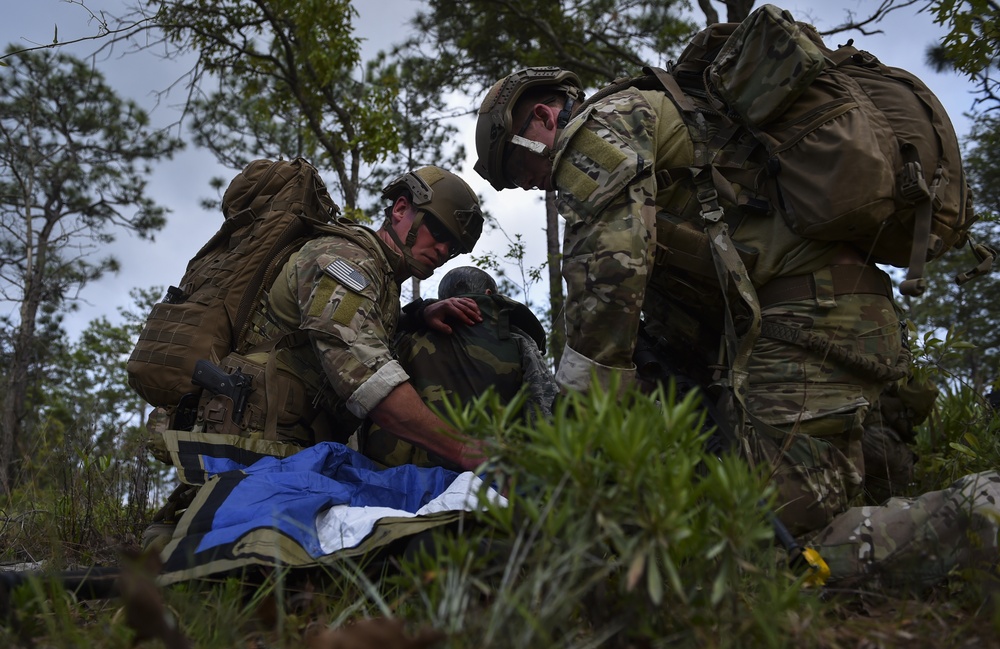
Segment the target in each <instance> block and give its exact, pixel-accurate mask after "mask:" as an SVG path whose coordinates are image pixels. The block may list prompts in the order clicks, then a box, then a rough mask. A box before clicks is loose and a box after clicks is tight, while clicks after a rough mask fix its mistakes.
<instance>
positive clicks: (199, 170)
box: [0, 0, 973, 336]
mask: <svg viewBox="0 0 1000 649" xmlns="http://www.w3.org/2000/svg"><path fill="white" fill-rule="evenodd" d="M0 2H2V5H3V6H4V11H3V15H4V21H3V22H0V42H2V43H3V44H8V43H13V44H16V45H20V46H24V47H29V46H32V45H36V44H46V43H52V42H53V40H54V38H55V36H56V34H58V40H59V41H60V42H62V43H67V42H69V41H71V40H73V39H74V38H78V37H86V36H90V35H93V34H95V33H96V31H97V24H96V22H95V21H94V20H92V19H91V18H90V14H89V13H88V11H87V9H90V10H91V11H93V12H94V13H99V12H100V10H102V9H104V10H107V11H110V12H111V13H121V8H122V7H123V6H124V4H125V2H124V0H84V4H85V5H86V8H85V7H84V6H83V5H81V4H80V0H72V1H67V0H0ZM879 2H880V0H794V1H793V0H788V1H786V2H784V3H781V2H776V3H775V4H778V5H779V6H781V7H783V8H785V9H788V10H789V11H790V12H792V15H793V16H795V17H796V18H797V19H799V20H805V21H807V22H812V23H813V24H814V25H816V26H817V27H818V28H819V29H820V30H821V31H822V30H824V29H828V28H830V27H832V26H834V25H837V24H840V23H842V22H843V21H844V18H845V16H846V12H847V11H853V12H854V13H856V14H857V15H863V14H865V12H867V11H869V10H870V9H871V8H872V7H873V6H877V5H878V4H879ZM354 4H355V7H356V8H357V9H358V12H359V17H358V18H357V19H356V20H355V30H356V32H355V33H356V35H357V36H359V37H360V38H362V39H363V45H362V48H363V49H362V55H363V59H368V58H371V57H372V56H373V55H374V54H375V53H377V52H378V51H379V50H386V49H388V48H389V47H390V46H391V45H393V44H395V43H397V42H399V41H400V40H402V39H403V37H404V36H405V35H406V34H408V32H409V31H410V27H409V24H408V21H409V20H410V18H412V16H413V15H414V14H415V13H416V11H417V10H418V9H419V8H420V6H421V5H422V2H421V1H420V0H355V2H354ZM715 4H716V6H717V8H718V10H719V12H720V15H723V16H724V15H725V11H724V9H723V8H722V5H721V3H719V2H716V3H715ZM879 28H880V29H882V30H884V34H880V35H874V36H863V35H860V34H857V33H854V34H850V35H841V36H839V37H833V38H832V39H828V41H827V44H828V45H830V46H834V45H836V44H837V43H838V42H841V41H842V40H844V39H846V38H848V37H853V38H854V39H855V45H856V46H858V47H859V48H861V49H865V50H869V51H871V52H873V53H875V54H876V55H877V56H878V57H879V58H880V59H881V60H882V61H883V62H884V63H886V64H888V65H893V66H898V67H904V68H906V69H908V70H910V71H912V72H914V73H915V74H917V76H919V77H920V78H921V79H923V80H924V82H925V83H927V85H928V86H929V87H930V88H931V90H932V91H934V92H935V94H937V96H938V98H939V99H940V100H941V101H942V103H943V104H944V105H945V107H946V108H947V110H948V112H949V114H950V116H951V118H952V121H953V122H954V124H955V127H956V129H957V130H958V131H959V134H960V135H961V134H964V133H966V132H967V131H968V129H969V120H968V119H966V118H965V117H964V116H963V115H964V113H966V112H967V111H968V110H969V109H970V108H971V106H972V99H973V96H972V94H971V92H972V90H973V88H972V86H971V85H970V84H969V83H968V81H967V80H965V79H964V78H962V77H959V76H957V75H954V74H937V73H934V72H933V71H931V70H929V69H928V68H927V67H926V66H925V65H924V63H923V61H924V50H925V48H926V46H927V45H928V44H929V43H930V42H931V41H932V40H934V39H935V38H938V37H940V35H941V34H942V33H943V31H944V30H943V29H942V28H940V27H938V26H935V25H934V24H933V23H932V19H931V17H930V16H929V15H927V14H920V15H917V14H916V13H915V10H914V9H913V8H906V9H902V10H900V11H898V12H896V13H893V14H892V15H891V17H890V19H889V20H888V21H887V22H885V23H884V24H881V25H880V26H879ZM831 41H836V42H831ZM65 47H66V50H67V51H69V52H71V53H74V54H77V55H86V54H88V53H89V52H91V51H93V49H94V43H93V42H90V43H82V44H79V45H72V46H71V45H66V46H65ZM651 63H654V64H663V63H665V61H660V62H657V61H651ZM99 65H100V67H101V69H102V71H104V73H105V76H106V78H107V79H108V81H109V83H111V84H112V85H113V86H114V87H115V88H117V89H118V91H119V93H120V94H121V95H122V96H123V97H127V98H130V99H133V100H135V101H137V102H138V103H139V104H140V105H142V106H143V107H144V108H146V109H147V110H150V111H151V116H152V119H153V122H154V124H161V125H163V124H168V123H171V122H173V121H174V120H175V119H176V117H177V104H178V103H179V102H180V101H181V98H182V95H181V93H180V92H175V93H173V94H171V95H170V96H169V97H168V98H167V99H166V100H165V101H162V102H160V103H159V105H156V104H155V97H154V94H153V93H155V92H156V91H158V90H163V89H164V88H165V87H166V86H167V85H168V84H169V83H170V82H171V81H173V80H174V79H176V78H177V77H179V76H180V75H181V74H183V72H184V71H185V70H186V68H185V67H184V65H183V63H179V62H173V63H171V62H168V61H163V60H161V59H157V58H156V57H154V56H152V55H150V54H146V55H128V56H117V55H116V56H114V57H111V58H108V59H106V60H103V61H101V62H100V63H99ZM457 101H466V102H467V105H468V106H472V105H475V104H478V98H471V99H466V98H458V99H457ZM455 125H456V126H457V127H458V128H459V135H458V139H459V140H460V141H461V142H462V143H463V144H464V145H465V147H466V151H467V154H468V157H467V159H466V161H465V163H464V165H463V167H462V168H460V169H454V170H453V171H455V172H456V173H458V174H459V175H461V176H462V177H463V178H464V179H465V180H466V181H467V182H468V183H469V184H470V185H471V186H472V188H473V189H474V190H475V191H476V192H477V193H478V194H479V195H480V196H481V197H482V199H483V206H484V208H485V209H487V210H488V211H489V212H490V213H491V214H492V215H493V216H495V217H496V218H497V219H498V220H499V221H500V223H501V224H502V226H503V228H504V231H505V232H506V233H508V234H509V235H510V236H513V235H514V234H515V233H520V234H521V235H523V243H524V244H525V250H526V257H527V259H528V260H529V262H528V264H529V265H530V266H538V265H539V264H540V263H541V261H542V260H543V259H544V255H545V232H544V223H545V219H544V207H543V205H542V200H543V194H542V193H541V192H523V191H520V190H507V191H504V192H501V193H498V192H496V191H494V190H493V189H492V187H490V186H489V184H488V183H486V181H484V180H483V179H481V178H480V177H479V176H478V174H476V173H475V172H474V171H473V170H472V166H473V164H474V162H475V139H474V128H475V119H474V117H472V116H465V117H462V118H457V120H456V123H455ZM182 135H186V133H183V134H182ZM237 171H238V170H234V169H228V168H225V167H223V166H221V165H219V164H218V163H217V162H216V161H215V159H214V157H213V156H212V155H211V154H210V153H208V152H206V151H203V150H199V149H196V148H194V147H193V146H191V145H189V146H188V147H187V148H186V150H185V151H184V152H182V153H180V154H178V155H176V156H175V157H174V158H173V159H172V160H169V161H164V162H162V163H159V164H157V165H156V166H155V167H154V172H153V176H152V178H151V179H150V184H149V190H150V195H151V196H152V197H153V199H154V200H156V201H157V202H158V203H160V204H161V205H164V206H166V207H168V208H169V209H170V214H168V217H167V218H168V224H167V226H166V228H165V229H164V230H162V231H161V232H159V233H157V235H156V237H155V241H153V242H148V241H143V240H140V239H139V238H138V237H135V236H132V235H128V234H126V233H121V234H119V235H118V240H117V241H116V242H115V243H114V244H112V245H111V246H110V248H109V250H108V252H110V253H111V254H113V255H115V256H116V257H118V259H119V260H120V262H121V271H120V273H118V274H117V275H108V276H106V277H105V278H103V279H101V280H100V281H98V282H95V283H92V284H90V285H88V286H87V287H86V288H85V289H84V293H83V295H82V297H83V301H81V302H80V303H79V307H80V308H79V310H78V311H77V312H76V313H73V314H70V315H69V316H67V318H66V320H65V326H66V329H67V331H68V332H69V333H70V335H72V336H75V335H76V334H77V333H78V332H79V331H80V330H82V329H83V328H84V327H85V326H86V324H87V323H88V322H90V321H91V320H93V319H95V318H99V317H101V316H105V317H107V318H108V319H109V320H111V321H112V322H117V321H118V315H117V310H118V308H119V307H128V306H130V304H131V300H130V299H129V297H128V293H129V291H130V290H131V289H132V288H134V287H141V288H148V287H151V286H161V287H166V286H168V285H170V284H177V283H178V282H179V280H180V278H181V276H182V274H183V272H184V268H185V266H186V264H187V261H188V259H189V258H190V257H191V256H192V255H193V254H194V253H195V252H196V251H197V250H198V249H199V248H200V247H201V245H202V244H203V243H204V242H205V241H206V240H207V239H208V238H209V237H210V236H211V235H212V234H213V233H214V232H215V231H216V230H217V229H218V227H219V225H220V224H221V221H222V216H221V214H220V213H218V212H207V211H205V210H204V209H203V208H202V207H201V206H200V205H199V202H200V200H201V199H202V198H206V197H215V193H214V191H213V190H211V189H210V188H209V185H208V181H209V179H210V178H212V177H214V176H222V177H224V178H227V179H228V178H231V177H232V176H234V175H235V174H236V173H237ZM330 180H332V179H330ZM334 198H335V200H336V197H334ZM507 247H508V244H507V240H506V237H505V235H504V234H502V233H499V232H495V233H491V234H489V235H484V238H483V239H482V240H481V241H480V244H479V245H478V246H477V249H476V252H477V253H482V252H484V251H486V250H493V251H495V252H496V254H497V255H498V256H501V257H502V256H503V254H504V253H505V252H506V250H507ZM467 263H469V260H468V257H466V256H460V257H458V258H457V259H455V260H453V261H451V262H449V264H448V265H447V266H445V267H444V268H443V269H440V270H438V271H437V273H436V274H435V276H434V277H432V278H430V279H429V280H427V281H425V282H423V284H422V289H421V292H422V293H423V297H433V296H435V295H436V286H437V283H436V278H439V277H440V276H441V275H443V274H444V272H445V271H446V270H447V269H449V268H451V267H453V266H457V265H464V264H467ZM508 273H511V274H513V275H516V274H517V270H516V269H515V268H513V267H511V268H509V269H508ZM544 292H545V284H544V282H543V283H542V284H539V285H537V286H536V287H535V289H534V290H532V292H531V294H530V299H531V301H532V302H533V306H534V307H535V310H536V313H539V314H541V313H542V312H543V310H544V308H545V305H546V298H545V295H544ZM514 297H518V298H519V299H523V296H514ZM14 308H15V307H14V305H10V304H2V303H0V313H2V314H4V315H6V314H7V313H8V312H11V311H13V310H14Z"/></svg>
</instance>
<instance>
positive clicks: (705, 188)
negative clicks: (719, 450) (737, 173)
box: [691, 166, 761, 436]
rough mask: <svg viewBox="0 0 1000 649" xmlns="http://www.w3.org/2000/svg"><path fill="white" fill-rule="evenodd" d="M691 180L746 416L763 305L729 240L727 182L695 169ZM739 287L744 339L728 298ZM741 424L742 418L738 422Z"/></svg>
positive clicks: (732, 380) (732, 381)
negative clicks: (722, 198)
mask: <svg viewBox="0 0 1000 649" xmlns="http://www.w3.org/2000/svg"><path fill="white" fill-rule="evenodd" d="M691 176H692V179H693V180H694V184H695V187H696V188H697V197H698V202H699V203H701V217H702V221H703V222H704V225H705V232H706V234H708V239H709V242H710V243H711V248H712V253H713V254H712V258H713V259H714V261H715V268H716V272H717V274H718V277H719V285H720V288H721V290H722V296H723V300H724V301H725V305H726V318H725V325H726V351H727V354H728V356H729V387H730V388H731V389H732V392H733V395H734V396H735V398H736V401H737V402H738V403H739V406H740V409H741V410H742V412H743V413H746V397H747V391H748V386H747V365H748V364H749V361H750V353H751V351H752V350H753V346H754V343H755V342H756V341H757V337H758V336H759V334H760V324H761V320H760V304H759V302H758V300H757V292H756V291H755V290H754V288H753V284H752V283H751V282H750V274H749V273H748V272H747V269H746V266H744V264H743V260H742V259H740V256H739V254H737V252H736V246H735V245H734V244H733V240H732V238H730V236H729V226H728V225H726V222H725V221H724V220H723V218H722V217H723V216H724V211H723V209H722V206H721V205H720V204H719V194H718V191H717V190H716V187H718V186H724V183H725V180H724V179H723V178H722V177H721V175H720V174H719V173H718V171H716V170H715V168H714V167H710V166H709V167H701V168H697V167H693V168H691ZM731 284H732V285H734V286H735V287H736V290H737V293H738V294H739V296H740V299H741V300H742V301H743V302H744V303H745V304H746V305H747V307H748V308H749V309H750V312H751V318H750V322H749V324H748V326H747V329H746V332H744V334H743V335H742V336H739V335H737V333H736V326H735V324H734V322H733V305H732V304H731V301H730V298H729V290H728V287H729V286H730V285H731ZM739 419H740V422H738V424H741V423H742V419H743V418H742V417H740V418H739ZM741 430H742V425H738V428H737V434H739V435H741V436H743V435H742V433H741Z"/></svg>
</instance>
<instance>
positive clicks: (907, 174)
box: [899, 161, 931, 203]
mask: <svg viewBox="0 0 1000 649" xmlns="http://www.w3.org/2000/svg"><path fill="white" fill-rule="evenodd" d="M899 193H900V194H901V195H902V196H903V198H905V199H906V200H908V201H910V202H911V203H919V202H920V201H924V200H927V199H929V198H930V197H931V190H930V189H929V188H928V187H927V181H926V180H924V171H923V168H922V167H921V166H920V163H919V162H915V161H914V162H907V163H905V164H904V165H903V170H902V171H901V172H900V174H899Z"/></svg>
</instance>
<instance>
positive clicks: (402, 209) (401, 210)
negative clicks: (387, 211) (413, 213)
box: [392, 196, 410, 225]
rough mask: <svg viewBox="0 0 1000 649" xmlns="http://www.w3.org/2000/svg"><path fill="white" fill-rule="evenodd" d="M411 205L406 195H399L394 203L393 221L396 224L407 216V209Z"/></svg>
mask: <svg viewBox="0 0 1000 649" xmlns="http://www.w3.org/2000/svg"><path fill="white" fill-rule="evenodd" d="M409 207H410V201H409V200H407V198H406V196H399V197H398V198H396V201H395V202H394V203H393V204H392V223H393V225H395V224H396V223H399V222H400V221H402V220H403V219H405V218H406V214H407V210H408V208H409Z"/></svg>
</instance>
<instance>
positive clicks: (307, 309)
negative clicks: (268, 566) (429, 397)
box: [144, 166, 483, 546]
mask: <svg viewBox="0 0 1000 649" xmlns="http://www.w3.org/2000/svg"><path fill="white" fill-rule="evenodd" d="M382 196H383V199H385V200H386V201H387V202H388V206H387V207H386V209H385V221H384V223H383V225H382V227H381V228H380V229H378V230H375V231H373V230H370V229H369V228H366V227H364V226H361V225H358V224H356V223H353V222H351V221H348V220H346V219H341V220H340V221H338V222H337V223H335V224H332V225H330V226H325V232H326V233H327V234H326V236H322V237H319V238H316V239H313V240H311V241H309V242H308V243H306V244H305V245H304V246H302V248H300V249H299V250H298V251H297V252H295V253H293V254H292V256H291V257H290V258H289V260H288V262H287V263H286V264H285V265H284V267H283V268H282V270H281V272H280V273H279V274H278V276H277V278H276V279H275V281H274V283H273V285H272V286H271V288H270V289H269V291H268V292H267V294H266V297H265V300H264V302H263V304H261V306H260V308H259V309H258V311H257V313H255V314H254V315H253V317H252V327H253V335H254V336H256V338H257V339H258V340H260V341H262V342H261V343H260V344H259V345H258V346H257V347H256V348H255V349H254V350H251V352H250V353H248V354H246V355H238V354H231V355H230V356H228V357H226V358H225V359H222V362H221V363H220V365H221V366H222V367H223V368H225V369H226V370H228V371H230V372H231V371H232V370H234V369H239V370H241V371H243V372H244V373H246V374H249V375H251V376H253V377H254V378H253V385H254V386H264V389H260V387H256V389H254V390H253V392H251V394H250V397H249V399H248V402H247V407H246V411H245V412H244V416H243V421H244V422H245V430H242V431H241V432H240V434H239V435H221V434H216V433H214V432H213V431H210V430H205V429H204V426H203V425H199V424H196V426H195V429H194V430H193V431H190V432H184V431H179V432H178V431H170V432H171V433H174V434H173V437H172V438H173V439H175V441H174V442H173V443H174V447H173V448H168V449H167V450H168V451H169V452H170V453H171V459H172V461H173V463H174V464H175V466H177V468H178V473H179V476H180V477H181V479H182V481H184V482H186V483H187V484H189V485H197V484H200V483H201V482H200V481H203V480H204V473H205V472H204V471H203V470H202V469H203V468H204V467H202V466H201V462H202V460H200V459H199V458H198V454H199V453H201V452H203V450H204V449H205V448H206V444H208V445H210V446H211V448H210V450H211V455H212V457H213V458H226V457H230V454H232V456H233V457H238V458H240V459H242V460H244V461H245V460H246V458H247V457H252V456H254V455H274V456H279V457H283V456H286V455H290V454H292V453H294V452H296V451H297V450H298V449H300V448H302V447H303V446H310V445H312V444H315V443H317V442H321V441H331V440H332V441H341V442H346V441H347V440H348V437H349V436H350V435H351V434H352V433H353V432H354V430H355V429H356V428H357V426H358V424H359V423H360V422H361V420H363V419H364V418H366V417H368V418H370V419H371V420H372V421H374V422H376V423H377V424H379V425H380V426H381V427H382V428H384V429H385V430H387V431H390V432H392V433H393V434H395V435H396V436H398V437H399V438H400V439H403V440H405V441H407V442H409V443H411V444H413V445H415V446H418V447H420V448H423V449H426V450H427V451H430V452H432V453H434V454H435V455H437V456H439V457H441V458H445V460H446V462H447V464H448V466H449V467H452V468H458V469H471V468H474V467H476V466H478V464H479V463H480V462H481V461H482V459H483V458H482V456H481V454H480V453H479V451H478V445H476V444H474V443H471V444H470V443H467V442H468V440H465V439H464V438H463V437H462V436H461V435H459V434H458V433H457V432H456V431H454V430H453V429H452V428H451V427H450V426H448V425H447V424H446V423H445V422H444V421H442V420H441V419H440V418H439V417H438V416H437V415H435V414H434V413H433V412H432V411H431V410H430V409H429V408H428V407H427V406H426V405H424V403H423V401H421V399H420V396H419V395H418V394H417V391H416V390H415V389H414V387H413V385H412V384H411V383H410V381H409V378H410V377H409V375H408V374H407V373H406V371H405V370H404V369H403V368H402V366H401V365H400V363H399V361H398V360H396V358H395V355H394V353H393V350H392V340H393V338H394V336H395V332H396V326H397V323H398V320H399V311H400V304H399V295H400V286H401V285H402V283H403V282H404V281H405V280H406V279H408V278H410V277H413V276H416V277H419V278H421V279H425V278H427V277H429V276H430V275H431V273H433V272H434V270H435V269H436V268H438V267H440V266H441V265H442V264H444V263H445V262H446V261H448V260H449V259H452V258H454V257H455V256H457V255H459V254H462V253H469V252H472V248H473V246H474V245H475V244H476V241H478V239H479V236H480V234H481V233H482V228H483V216H482V212H481V211H480V208H479V200H478V198H477V196H476V194H475V192H473V191H472V189H471V188H470V187H469V186H468V184H466V183H465V181H463V180H462V179H461V178H459V177H458V176H456V175H455V174H452V173H450V172H448V171H446V170H444V169H441V168H439V167H433V166H428V167H422V168H420V169H417V170H416V171H413V172H410V173H406V174H403V175H401V176H399V177H397V178H396V179H394V180H392V181H391V182H390V183H389V184H388V185H387V186H386V188H385V189H384V190H383V195H382ZM479 318H480V316H479V314H478V307H477V305H476V302H475V300H471V299H470V300H461V299H458V300H441V301H439V302H437V303H435V304H433V305H430V306H429V307H428V308H427V309H426V310H425V313H424V319H425V321H426V322H427V323H428V326H431V327H446V325H444V324H443V323H444V322H445V320H451V321H453V322H461V323H463V324H467V325H471V324H473V323H475V322H478V320H479ZM154 434H155V433H154ZM192 493H193V491H192V489H184V488H182V489H181V490H179V491H178V492H177V493H176V494H175V497H173V498H172V502H170V503H168V505H167V506H166V507H165V508H164V509H163V510H161V512H159V513H158V514H157V516H156V518H155V519H154V520H156V522H157V525H154V526H152V527H151V528H150V529H149V530H147V533H146V534H145V535H144V545H146V546H149V545H153V544H160V543H164V542H165V540H164V537H166V539H169V535H170V533H171V532H172V528H173V525H175V524H176V519H177V514H178V512H179V510H181V509H183V508H184V506H185V503H184V501H185V500H189V499H190V497H191V495H192Z"/></svg>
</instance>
